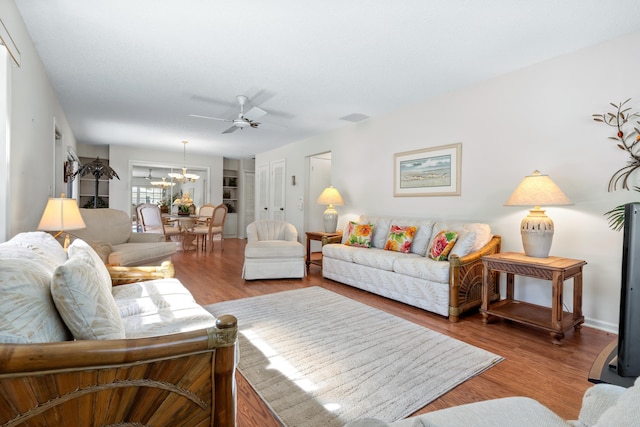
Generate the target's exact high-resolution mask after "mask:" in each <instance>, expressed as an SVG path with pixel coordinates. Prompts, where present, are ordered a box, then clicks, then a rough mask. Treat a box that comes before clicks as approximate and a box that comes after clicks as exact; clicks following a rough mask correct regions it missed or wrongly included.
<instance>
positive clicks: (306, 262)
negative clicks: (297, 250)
mask: <svg viewBox="0 0 640 427" xmlns="http://www.w3.org/2000/svg"><path fill="white" fill-rule="evenodd" d="M305 264H306V265H307V273H309V266H310V265H311V239H310V238H309V236H307V259H306V260H305Z"/></svg>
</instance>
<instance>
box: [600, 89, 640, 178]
mask: <svg viewBox="0 0 640 427" xmlns="http://www.w3.org/2000/svg"><path fill="white" fill-rule="evenodd" d="M629 101H631V98H629V99H627V100H626V101H624V102H621V103H619V104H614V103H613V102H611V103H610V105H611V106H612V107H613V108H614V109H615V111H614V112H613V113H611V112H610V113H603V114H593V115H592V116H593V120H595V121H596V122H601V123H604V124H606V125H608V126H611V127H613V128H615V129H616V135H615V136H610V137H609V139H612V140H614V141H616V142H617V146H618V148H619V149H621V150H623V151H626V152H627V153H628V154H629V157H631V159H630V160H629V161H628V162H627V165H626V166H624V167H622V168H620V169H618V171H616V173H614V174H613V176H612V177H611V179H610V180H609V187H608V190H609V191H615V190H617V187H618V185H620V186H621V187H622V189H624V190H628V189H629V177H630V176H631V174H632V173H633V172H635V171H636V170H637V169H638V168H640V144H638V143H639V142H640V120H638V119H639V118H640V113H637V112H631V107H626V104H627V103H628V102H629ZM634 121H635V122H634ZM634 124H635V125H634ZM628 125H632V126H631V128H632V129H631V130H630V131H627V129H626V128H628V127H629V126H628Z"/></svg>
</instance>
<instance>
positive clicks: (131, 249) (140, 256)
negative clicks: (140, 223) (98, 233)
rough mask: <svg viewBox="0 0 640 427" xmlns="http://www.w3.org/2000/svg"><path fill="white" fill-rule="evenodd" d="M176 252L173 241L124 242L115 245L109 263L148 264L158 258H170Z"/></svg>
mask: <svg viewBox="0 0 640 427" xmlns="http://www.w3.org/2000/svg"><path fill="white" fill-rule="evenodd" d="M174 253H176V244H175V243H173V242H153V243H124V244H121V245H113V252H111V253H110V254H109V264H114V265H130V266H131V265H146V264H151V263H153V262H155V261H157V260H158V259H163V258H166V259H169V258H171V255H173V254H174Z"/></svg>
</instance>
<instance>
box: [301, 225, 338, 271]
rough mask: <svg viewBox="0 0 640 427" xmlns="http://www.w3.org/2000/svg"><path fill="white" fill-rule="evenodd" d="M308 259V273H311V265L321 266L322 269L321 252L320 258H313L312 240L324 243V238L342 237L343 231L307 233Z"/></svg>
mask: <svg viewBox="0 0 640 427" xmlns="http://www.w3.org/2000/svg"><path fill="white" fill-rule="evenodd" d="M306 234H307V258H306V261H305V263H306V265H307V272H309V266H310V265H311V264H314V265H319V266H320V267H322V253H321V252H320V256H319V257H314V258H312V257H311V255H312V254H311V241H312V240H317V241H320V242H321V241H322V239H323V238H325V237H342V231H340V230H338V231H336V232H335V233H325V232H324V231H307V232H306Z"/></svg>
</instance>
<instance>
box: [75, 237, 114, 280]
mask: <svg viewBox="0 0 640 427" xmlns="http://www.w3.org/2000/svg"><path fill="white" fill-rule="evenodd" d="M68 253H69V258H71V257H73V256H74V255H76V254H79V253H86V254H87V255H89V256H90V257H91V259H92V260H93V265H94V266H95V269H96V272H97V273H98V276H99V278H100V284H101V285H102V286H105V287H106V288H108V289H109V292H111V275H110V274H109V270H107V266H106V265H105V264H104V261H103V259H102V257H101V256H100V255H99V254H98V253H97V252H96V251H95V250H94V249H93V246H91V245H90V244H88V243H87V242H85V241H84V240H82V239H76V240H74V241H73V243H71V244H70V245H69V249H68Z"/></svg>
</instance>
